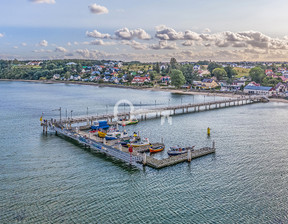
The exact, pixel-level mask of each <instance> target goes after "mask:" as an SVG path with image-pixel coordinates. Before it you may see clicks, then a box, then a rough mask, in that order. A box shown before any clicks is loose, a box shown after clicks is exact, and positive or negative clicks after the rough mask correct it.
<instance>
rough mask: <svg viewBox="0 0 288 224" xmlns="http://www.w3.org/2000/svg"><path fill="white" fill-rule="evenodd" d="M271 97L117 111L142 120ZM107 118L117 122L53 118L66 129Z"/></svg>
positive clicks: (249, 102)
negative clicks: (167, 113)
mask: <svg viewBox="0 0 288 224" xmlns="http://www.w3.org/2000/svg"><path fill="white" fill-rule="evenodd" d="M268 101H269V99H268V98H266V97H263V96H249V97H241V98H233V99H224V100H217V101H210V102H204V103H197V104H181V105H171V106H167V107H155V108H150V109H138V110H134V111H130V112H125V113H124V112H123V113H117V117H118V118H126V119H129V118H130V117H136V118H138V119H140V120H146V119H147V118H148V116H149V115H150V116H151V115H153V116H155V117H156V118H157V117H161V116H162V115H165V112H169V115H170V116H171V115H176V114H184V113H195V112H201V111H208V110H214V109H222V108H227V107H234V106H242V105H248V104H253V103H260V102H268ZM99 120H107V121H108V122H111V123H114V124H116V120H115V114H102V115H92V116H79V117H73V118H72V119H71V118H67V119H66V118H63V119H61V120H60V119H52V120H51V122H52V123H53V124H58V125H59V123H61V125H63V127H65V128H66V129H69V128H71V125H72V124H77V123H78V124H79V123H86V124H87V125H86V126H87V127H88V126H89V125H92V124H93V122H94V121H99Z"/></svg>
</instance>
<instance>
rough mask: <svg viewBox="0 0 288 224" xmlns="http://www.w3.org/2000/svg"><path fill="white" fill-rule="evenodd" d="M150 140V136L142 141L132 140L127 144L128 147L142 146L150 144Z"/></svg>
mask: <svg viewBox="0 0 288 224" xmlns="http://www.w3.org/2000/svg"><path fill="white" fill-rule="evenodd" d="M149 145H150V142H149V139H148V138H145V139H143V140H141V141H135V142H130V143H128V144H127V146H128V147H130V146H132V147H140V146H149Z"/></svg>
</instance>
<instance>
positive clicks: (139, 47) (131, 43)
mask: <svg viewBox="0 0 288 224" xmlns="http://www.w3.org/2000/svg"><path fill="white" fill-rule="evenodd" d="M121 43H122V44H124V45H129V46H131V47H132V48H134V49H135V50H146V49H147V48H148V46H147V44H144V43H140V42H137V41H135V40H132V41H129V40H122V41H121Z"/></svg>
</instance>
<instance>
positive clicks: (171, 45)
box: [150, 40, 177, 50]
mask: <svg viewBox="0 0 288 224" xmlns="http://www.w3.org/2000/svg"><path fill="white" fill-rule="evenodd" d="M150 48H151V49H153V50H160V49H165V50H173V49H177V45H176V43H175V42H168V41H167V40H160V41H159V42H158V44H152V45H150Z"/></svg>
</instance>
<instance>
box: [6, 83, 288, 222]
mask: <svg viewBox="0 0 288 224" xmlns="http://www.w3.org/2000/svg"><path fill="white" fill-rule="evenodd" d="M123 99H126V100H129V101H131V102H132V103H133V104H134V106H135V107H136V108H140V107H141V108H142V107H143V108H149V107H155V103H156V106H165V105H167V106H168V105H172V104H181V103H183V104H184V103H197V102H204V101H209V100H215V99H219V97H214V96H206V97H204V96H199V95H195V96H193V95H180V94H172V93H169V92H157V91H145V90H132V89H120V88H108V87H95V86H81V85H73V84H70V85H69V84H42V83H27V82H5V81H2V82H0V223H197V224H198V223H288V146H287V127H288V119H287V118H288V104H284V103H273V102H270V103H259V104H253V105H246V106H240V107H232V108H226V109H218V110H212V111H206V112H201V113H191V114H185V115H178V116H173V117H172V125H171V124H169V123H168V122H165V123H164V124H163V125H161V121H160V119H149V120H147V121H142V122H140V123H139V124H138V125H136V126H131V127H127V129H128V131H129V132H130V133H131V132H132V131H140V134H141V136H143V137H144V136H145V137H148V138H149V139H150V141H152V142H155V141H158V142H159V141H160V139H161V138H163V139H164V142H165V144H166V145H167V146H168V147H169V146H172V145H181V146H189V145H196V148H200V147H204V146H211V145H212V141H213V140H214V141H215V142H216V154H214V155H208V156H205V157H202V158H198V159H195V160H192V162H191V163H182V164H178V165H175V166H171V167H167V168H164V169H161V170H155V169H152V168H149V167H146V168H144V169H143V170H139V169H137V168H133V167H130V166H129V165H127V164H123V163H121V162H119V161H115V160H113V159H110V158H107V157H105V156H103V155H98V154H92V153H91V152H89V151H88V150H85V149H84V148H82V147H80V146H79V145H77V144H76V143H74V142H71V141H67V140H65V139H63V138H61V137H58V136H55V135H54V134H48V135H43V134H42V128H41V127H40V121H39V118H40V116H41V114H42V113H44V118H47V119H50V118H51V117H54V118H59V116H60V113H59V111H57V110H56V109H58V108H60V107H61V111H62V114H61V116H62V117H66V116H67V117H68V116H69V117H70V116H71V110H73V112H72V116H73V117H74V116H79V115H86V114H87V112H88V115H92V114H97V113H98V114H102V113H112V112H113V109H114V105H115V104H116V103H117V102H118V101H119V100H123ZM155 100H156V102H155ZM87 107H88V110H87ZM66 109H67V115H66ZM119 110H123V111H124V110H129V108H128V106H127V105H125V106H124V105H122V107H120V109H119ZM207 127H210V128H211V136H210V138H207V135H206V129H207ZM165 155H166V152H162V154H159V155H157V156H159V157H165ZM157 156H156V157H157Z"/></svg>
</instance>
